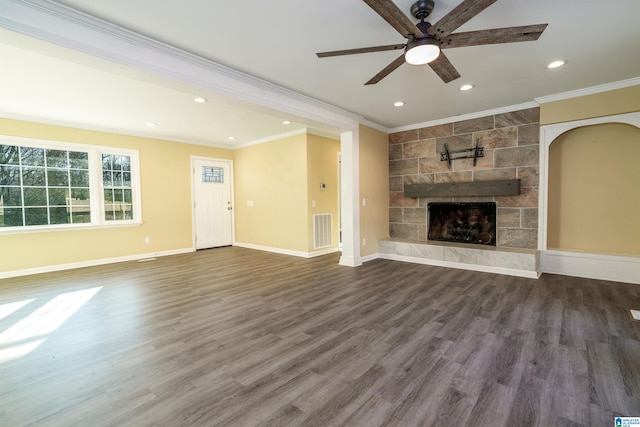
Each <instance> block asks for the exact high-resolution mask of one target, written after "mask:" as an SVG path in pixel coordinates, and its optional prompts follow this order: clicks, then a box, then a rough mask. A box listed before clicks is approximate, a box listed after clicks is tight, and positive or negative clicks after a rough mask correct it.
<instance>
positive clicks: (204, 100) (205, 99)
mask: <svg viewBox="0 0 640 427" xmlns="http://www.w3.org/2000/svg"><path fill="white" fill-rule="evenodd" d="M193 100H194V101H195V102H198V103H200V104H202V103H203V102H207V101H208V99H207V98H203V97H201V96H198V97H197V98H193Z"/></svg>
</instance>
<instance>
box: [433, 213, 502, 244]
mask: <svg viewBox="0 0 640 427" xmlns="http://www.w3.org/2000/svg"><path fill="white" fill-rule="evenodd" d="M427 227H428V230H429V232H428V234H427V240H431V241H438V242H456V243H470V244H476V245H489V246H495V245H496V203H495V202H481V203H437V202H431V203H428V204H427Z"/></svg>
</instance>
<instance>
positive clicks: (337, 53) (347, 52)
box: [316, 44, 406, 58]
mask: <svg viewBox="0 0 640 427" xmlns="http://www.w3.org/2000/svg"><path fill="white" fill-rule="evenodd" d="M405 46H406V45H404V44H390V45H386V46H372V47H363V48H359V49H344V50H333V51H331V52H318V53H316V55H318V58H327V57H329V56H341V55H354V54H356V53H369V52H382V51H385V50H398V49H404V48H405Z"/></svg>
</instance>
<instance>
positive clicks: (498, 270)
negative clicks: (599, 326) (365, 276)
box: [379, 254, 540, 279]
mask: <svg viewBox="0 0 640 427" xmlns="http://www.w3.org/2000/svg"><path fill="white" fill-rule="evenodd" d="M379 258H382V259H390V260H393V261H402V262H411V263H414V264H425V265H433V266H435V267H447V268H458V269H460V270H470V271H481V272H483V273H495V274H504V275H507V276H516V277H526V278H528V279H538V278H539V277H540V274H539V273H538V272H536V271H529V270H518V269H514V268H503V267H493V266H488V265H480V264H466V263H461V262H451V261H443V260H438V259H430V258H420V257H412V256H406V255H395V254H380V255H379Z"/></svg>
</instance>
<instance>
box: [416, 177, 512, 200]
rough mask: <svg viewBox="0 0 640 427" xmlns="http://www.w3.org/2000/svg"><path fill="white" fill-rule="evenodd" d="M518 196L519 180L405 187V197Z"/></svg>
mask: <svg viewBox="0 0 640 427" xmlns="http://www.w3.org/2000/svg"><path fill="white" fill-rule="evenodd" d="M518 194H520V180H519V179H504V180H499V181H473V182H447V183H441V184H409V185H405V186H404V195H405V197H450V196H517V195H518Z"/></svg>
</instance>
